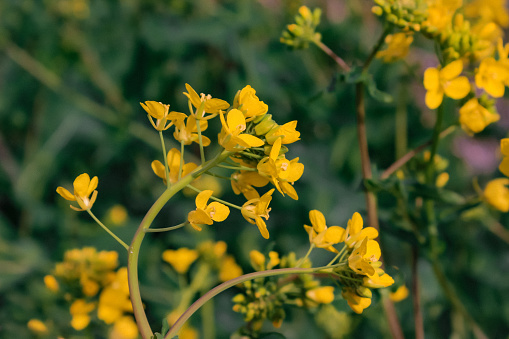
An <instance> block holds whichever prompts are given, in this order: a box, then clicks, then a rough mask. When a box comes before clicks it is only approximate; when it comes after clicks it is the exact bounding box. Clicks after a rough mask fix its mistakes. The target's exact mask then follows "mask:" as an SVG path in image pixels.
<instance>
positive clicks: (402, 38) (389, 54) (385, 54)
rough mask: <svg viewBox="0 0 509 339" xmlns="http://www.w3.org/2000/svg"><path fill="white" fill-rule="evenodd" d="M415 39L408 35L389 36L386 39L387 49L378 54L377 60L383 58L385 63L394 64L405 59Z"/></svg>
mask: <svg viewBox="0 0 509 339" xmlns="http://www.w3.org/2000/svg"><path fill="white" fill-rule="evenodd" d="M412 41H414V37H413V36H412V35H409V34H408V33H396V34H389V35H387V36H386V37H385V43H386V44H387V48H386V49H385V50H383V51H379V52H378V53H376V57H377V58H383V60H384V62H394V61H398V60H400V59H404V58H405V57H406V56H407V54H408V50H409V48H410V44H411V43H412Z"/></svg>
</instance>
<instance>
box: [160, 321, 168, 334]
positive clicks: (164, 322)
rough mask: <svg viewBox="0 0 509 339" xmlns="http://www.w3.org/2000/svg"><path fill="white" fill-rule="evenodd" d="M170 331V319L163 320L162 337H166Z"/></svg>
mask: <svg viewBox="0 0 509 339" xmlns="http://www.w3.org/2000/svg"><path fill="white" fill-rule="evenodd" d="M169 330H170V324H168V319H166V318H163V327H162V328H161V333H162V335H163V336H165V335H166V333H168V331H169Z"/></svg>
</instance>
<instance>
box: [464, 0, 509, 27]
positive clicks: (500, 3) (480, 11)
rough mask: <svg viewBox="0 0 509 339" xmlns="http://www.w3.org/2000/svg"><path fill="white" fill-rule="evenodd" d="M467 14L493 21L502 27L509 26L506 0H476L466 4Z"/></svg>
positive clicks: (484, 20) (482, 19)
mask: <svg viewBox="0 0 509 339" xmlns="http://www.w3.org/2000/svg"><path fill="white" fill-rule="evenodd" d="M464 11H465V15H466V16H469V17H471V18H479V19H480V20H481V21H483V22H486V21H493V22H495V23H496V24H497V25H499V26H502V27H508V26H509V15H508V13H507V8H506V5H505V0H488V1H486V0H474V1H472V2H470V3H468V4H466V5H465V8H464Z"/></svg>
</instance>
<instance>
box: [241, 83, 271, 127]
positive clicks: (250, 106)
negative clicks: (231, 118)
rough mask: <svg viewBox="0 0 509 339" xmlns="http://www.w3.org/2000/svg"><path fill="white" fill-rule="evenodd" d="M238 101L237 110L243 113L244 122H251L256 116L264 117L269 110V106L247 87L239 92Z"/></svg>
mask: <svg viewBox="0 0 509 339" xmlns="http://www.w3.org/2000/svg"><path fill="white" fill-rule="evenodd" d="M238 100H239V102H238V104H239V105H238V109H239V110H241V111H242V113H244V116H245V117H246V121H251V120H253V119H254V118H256V117H258V116H261V115H264V114H265V113H267V111H268V110H269V106H267V104H265V103H264V102H263V101H261V100H260V99H258V97H257V96H256V91H255V90H254V88H253V87H251V86H249V85H247V86H246V87H244V88H243V89H242V90H241V91H240V94H239V97H238Z"/></svg>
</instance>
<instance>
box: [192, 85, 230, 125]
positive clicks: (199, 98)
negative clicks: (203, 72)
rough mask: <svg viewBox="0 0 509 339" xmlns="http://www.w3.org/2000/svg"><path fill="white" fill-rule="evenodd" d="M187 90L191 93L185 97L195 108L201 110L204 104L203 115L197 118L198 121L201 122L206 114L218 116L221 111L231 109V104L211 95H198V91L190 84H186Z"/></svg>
mask: <svg viewBox="0 0 509 339" xmlns="http://www.w3.org/2000/svg"><path fill="white" fill-rule="evenodd" d="M186 89H187V92H189V93H186V92H184V95H185V96H186V97H188V98H189V101H190V102H191V104H192V105H193V106H194V108H196V109H197V110H199V109H200V107H201V105H202V103H203V112H202V115H201V116H196V119H198V120H201V119H202V118H203V117H204V116H205V113H211V114H217V113H219V112H220V111H221V110H225V109H227V108H228V107H230V104H229V103H227V102H226V101H224V100H221V99H215V98H212V96H211V95H210V94H207V95H205V94H203V93H201V94H200V95H198V93H196V91H195V90H194V89H193V88H192V87H191V86H190V85H189V84H186ZM197 113H198V112H197Z"/></svg>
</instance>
